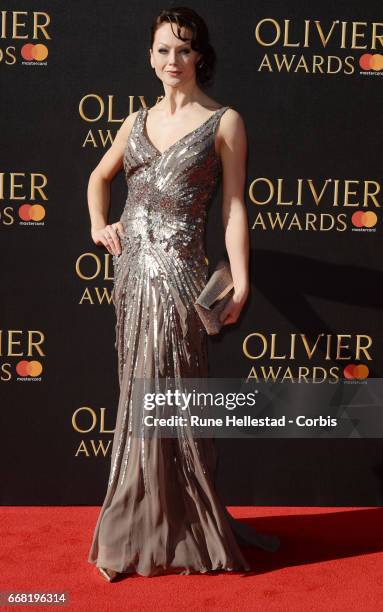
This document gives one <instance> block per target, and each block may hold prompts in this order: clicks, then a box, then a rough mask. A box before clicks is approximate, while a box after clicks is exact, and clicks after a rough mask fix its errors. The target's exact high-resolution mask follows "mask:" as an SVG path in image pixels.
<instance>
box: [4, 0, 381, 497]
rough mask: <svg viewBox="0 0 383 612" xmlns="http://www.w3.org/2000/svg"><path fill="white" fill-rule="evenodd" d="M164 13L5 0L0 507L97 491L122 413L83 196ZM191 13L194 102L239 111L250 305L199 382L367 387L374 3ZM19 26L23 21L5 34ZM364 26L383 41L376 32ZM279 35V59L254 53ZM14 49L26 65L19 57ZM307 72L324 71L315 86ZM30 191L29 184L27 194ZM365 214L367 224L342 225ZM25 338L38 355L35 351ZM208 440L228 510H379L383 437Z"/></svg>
mask: <svg viewBox="0 0 383 612" xmlns="http://www.w3.org/2000/svg"><path fill="white" fill-rule="evenodd" d="M175 4H177V3H175ZM164 6H166V4H162V3H159V2H153V1H151V0H149V1H147V2H146V3H145V4H142V3H140V2H138V1H137V0H129V1H126V2H122V1H121V0H109V2H101V1H100V0H81V1H80V2H77V3H76V4H75V5H73V4H71V3H65V2H58V1H57V0H56V1H53V2H52V1H50V2H44V1H43V2H39V3H34V2H9V1H6V2H3V3H2V9H1V10H2V11H6V13H5V16H4V19H3V24H5V28H6V29H5V31H4V30H3V32H2V38H1V39H0V49H1V54H0V57H1V62H0V71H1V83H2V87H1V94H0V95H1V109H2V113H1V116H2V129H1V135H2V138H1V140H2V151H1V173H2V174H1V181H2V183H1V185H2V190H1V198H2V201H1V210H0V230H1V255H2V265H1V271H2V276H3V278H2V282H1V293H2V295H1V303H2V318H1V321H2V324H1V330H2V331H1V353H0V384H1V418H2V425H1V426H2V429H1V431H2V448H3V451H4V459H3V461H2V469H3V473H2V486H1V503H3V504H97V503H101V501H102V499H103V496H104V493H105V490H106V482H107V474H108V470H109V461H110V450H111V441H112V433H111V430H112V429H113V426H114V418H115V412H116V407H117V399H118V381H117V356H116V353H115V350H114V347H113V342H114V312H113V307H112V305H111V304H110V303H109V301H110V292H111V288H112V273H113V271H112V266H111V264H112V262H111V260H110V259H109V256H107V255H106V253H105V251H104V250H103V249H99V248H97V247H96V246H95V245H94V244H93V243H92V241H91V239H90V232H89V216H88V210H87V202H86V189H87V181H88V178H89V174H90V172H91V170H92V169H93V168H94V166H95V165H96V164H97V162H98V161H99V159H100V158H101V156H102V154H103V152H104V151H105V150H106V148H107V147H108V146H109V145H110V143H111V141H112V139H113V137H114V135H115V133H116V131H117V129H118V127H119V125H120V124H121V122H122V120H123V119H124V117H126V116H127V114H128V113H129V112H131V111H134V110H137V109H138V108H139V106H140V104H146V105H149V106H152V105H153V104H154V103H155V102H156V100H157V98H158V96H161V95H162V94H163V89H162V86H161V83H160V81H158V80H157V79H156V78H155V77H153V72H152V69H151V67H150V64H149V61H148V47H149V26H150V23H151V20H152V18H153V17H154V16H155V14H156V12H157V11H158V10H159V9H160V8H162V7H164ZM189 6H192V7H193V8H195V9H196V10H197V11H198V12H200V13H201V15H202V16H203V17H204V18H205V19H206V21H207V23H208V25H209V28H210V31H211V38H212V43H213V45H214V47H215V49H216V52H217V56H218V66H217V75H216V81H215V85H214V87H213V88H211V89H210V90H209V91H208V93H209V94H210V95H211V96H212V97H213V98H214V99H215V100H217V101H218V102H219V103H221V104H229V105H231V106H233V107H234V108H236V109H237V110H238V111H239V112H240V113H241V114H242V116H243V117H244V119H245V122H246V126H247V131H248V139H249V163H248V177H247V190H246V203H247V206H248V216H249V225H250V235H251V282H252V291H251V299H250V300H249V301H248V303H247V305H246V307H245V310H244V312H243V316H242V317H241V321H240V324H237V325H236V326H232V327H231V328H230V329H229V328H227V329H226V330H225V332H224V333H223V335H222V337H220V338H214V339H212V340H211V341H210V343H209V353H210V363H211V372H212V375H214V376H217V377H221V376H222V377H225V376H230V377H244V376H245V377H246V376H248V375H249V374H250V371H251V369H252V368H255V369H256V371H257V372H258V374H259V376H260V378H262V374H261V368H262V366H263V367H264V368H266V369H267V368H269V367H270V366H273V367H275V368H277V367H279V366H281V367H282V371H283V372H284V371H285V370H286V369H287V368H291V372H292V374H293V376H294V377H297V376H298V372H299V368H300V367H307V368H308V371H309V375H313V372H314V368H315V367H320V368H323V370H324V372H325V374H326V375H327V376H329V375H330V369H331V368H335V371H337V372H338V375H339V376H340V377H341V376H342V372H343V368H344V367H345V365H347V364H349V363H352V364H355V365H359V364H360V365H362V366H367V367H368V376H369V377H370V378H371V377H374V378H379V377H381V363H382V324H381V319H380V316H379V315H380V310H379V309H380V306H381V304H380V300H381V297H380V296H381V276H382V256H381V255H382V250H381V248H380V249H378V239H380V205H381V196H380V194H379V193H378V190H379V185H380V181H381V169H382V166H381V146H380V140H381V134H382V126H383V119H382V114H381V104H382V83H383V80H382V77H383V74H382V73H381V71H380V69H379V67H380V66H381V64H380V62H381V56H380V53H381V52H382V53H383V47H382V43H381V42H380V41H379V40H377V42H376V45H375V46H374V44H373V40H372V33H373V28H374V26H373V24H374V23H379V24H382V22H383V14H382V10H381V9H382V6H381V3H380V2H378V1H372V0H369V1H368V2H365V3H363V4H362V3H360V2H356V0H348V1H347V2H344V1H341V0H338V1H337V2H328V1H322V0H321V1H320V2H319V1H313V0H306V1H305V2H300V1H295V2H294V1H292V0H287V1H283V2H282V1H268V2H266V1H264V0H262V1H258V2H249V1H245V0H236V1H235V2H234V1H233V0H223V1H219V2H218V1H215V2H209V3H207V4H206V3H204V2H189ZM15 11H20V12H23V11H25V12H26V14H20V15H18V16H17V15H16V14H15ZM34 12H41V13H44V14H45V15H37V16H35V19H37V23H39V24H41V23H43V22H44V21H45V20H47V21H49V24H48V25H47V26H46V28H45V32H46V34H47V35H48V36H49V38H47V37H46V35H44V31H43V30H41V29H40V30H37V31H36V37H34V28H33V22H34V15H33V13H34ZM265 19H266V20H267V21H264V22H262V20H265ZM285 20H289V22H288V23H289V33H288V38H287V39H285V41H284V31H285V28H286V23H287V22H286V21H285ZM305 20H308V22H309V23H308V25H307V26H306V27H307V28H309V30H308V31H309V38H308V41H307V44H306V46H304V25H305ZM315 20H318V22H319V28H320V27H322V29H323V32H324V35H326V33H328V32H329V30H330V28H331V25H332V24H333V22H334V21H335V22H337V23H335V25H334V28H333V35H332V36H331V37H330V39H329V41H328V43H327V44H326V45H325V46H324V45H323V44H322V43H321V38H320V35H319V29H318V26H315V23H314V22H315ZM15 22H18V23H19V24H21V23H24V24H25V26H24V27H23V26H22V25H18V26H15V25H14V30H13V26H12V23H13V24H15ZM342 22H344V24H345V25H342ZM355 22H361V23H362V25H356V26H355V25H354V28H356V29H355V33H357V34H360V36H354V40H352V27H353V25H352V24H353V23H355ZM257 26H258V34H259V36H258V39H257V37H256V36H255V31H256V28H257ZM340 28H343V33H344V42H343V43H342V39H341V37H340V35H339V32H341V30H340ZM375 28H376V32H377V33H383V25H380V26H375ZM362 34H363V35H362ZM274 38H278V40H276V41H275V44H265V43H271V42H272V41H273V39H274ZM291 43H299V46H295V47H293V46H288V45H290V44H291ZM26 44H27V45H29V44H31V45H45V47H44V46H37V47H33V46H32V47H24V45H26ZM357 47H363V48H357ZM46 52H48V56H47V57H46V58H44V54H46ZM28 53H32V57H35V58H37V60H33V59H32V61H28V60H25V59H23V55H24V56H25V57H28ZM33 53H36V55H35V56H33ZM366 54H368V55H367V56H366ZM283 55H285V61H287V62H292V63H291V67H290V70H286V68H283V67H281V68H280V69H278V64H279V62H282V61H283ZM314 56H317V57H314ZM362 56H364V58H363V59H362V65H363V66H364V69H363V68H361V67H360V64H359V60H360V58H361V57H362ZM371 56H373V57H371ZM334 57H335V59H334ZM39 58H40V59H41V58H43V59H41V61H39ZM318 58H319V59H318ZM346 58H348V59H346ZM315 62H319V63H320V64H321V70H320V69H317V70H316V71H314V68H313V64H314V63H315ZM369 62H370V63H369ZM371 62H372V63H371ZM279 65H280V64H279ZM298 66H299V67H298ZM366 66H367V68H366ZM369 66H370V67H371V69H368V67H369ZM298 179H302V181H301V182H302V198H301V203H299V202H298V200H297V185H298V184H299V181H298ZM309 179H311V180H312V185H314V187H315V188H316V191H317V193H319V192H320V191H321V189H322V187H323V185H324V181H325V180H326V179H331V181H330V182H329V184H328V185H327V187H328V189H326V191H325V192H324V195H323V197H322V198H321V199H320V202H319V203H315V198H314V197H313V191H310V186H309V184H308V182H307V181H308V180H309ZM336 179H338V182H336ZM278 180H279V185H281V186H282V191H281V194H280V197H279V198H278V194H277V189H278ZM33 181H35V185H44V186H43V188H42V189H41V190H40V191H35V192H34V191H33V190H31V185H33ZM254 181H256V183H255V184H253V182H254ZM345 181H356V182H352V183H349V184H348V189H349V191H350V192H353V191H355V192H356V194H352V195H351V194H350V195H349V196H348V202H346V204H348V205H346V206H345V205H344V203H345V195H344V189H345ZM366 181H375V183H376V185H375V187H376V191H377V195H376V196H375V200H374V199H373V198H369V199H367V201H364V198H363V190H364V188H365V185H366ZM12 182H13V187H12ZM335 183H336V184H337V185H338V187H339V197H338V203H335V204H337V205H335V206H334V195H333V192H332V194H331V188H332V189H333V186H334V184H335ZM271 185H272V186H273V187H274V189H275V192H274V194H271V198H270V201H269V202H268V203H267V204H263V205H261V204H259V203H258V204H257V203H254V201H253V197H252V195H254V197H255V199H257V200H258V201H260V200H261V201H262V200H263V201H264V200H266V199H267V196H268V195H270V193H271V192H270V191H268V189H270V186H271ZM251 186H253V187H254V190H253V191H251ZM370 187H371V185H370ZM125 190H126V187H125V184H124V177H123V174H122V173H120V174H119V175H118V176H117V177H116V179H115V180H114V182H113V184H112V190H111V198H112V209H111V217H110V221H111V222H113V221H116V220H118V219H119V216H120V214H121V212H122V208H123V205H124V202H125V197H126V193H125ZM278 202H279V203H278ZM287 202H292V203H291V204H286V203H287ZM283 203H284V204H283ZM25 204H27V205H34V206H36V205H37V207H35V208H32V209H31V208H29V207H28V206H25ZM23 205H24V207H23V208H21V207H22V206H23ZM42 207H43V208H42ZM367 211H369V212H370V213H372V214H369V215H368V216H365V217H362V216H359V217H353V214H354V213H355V212H358V213H363V212H367ZM44 212H45V216H43V218H42V215H43V214H44ZM29 214H32V221H31V222H28V219H29V217H28V215H29ZM278 214H279V215H280V217H279V219H280V220H281V219H282V218H285V222H286V224H285V226H283V227H282V228H281V227H278V225H276V226H274V227H273V223H276V220H277V219H278ZM374 214H375V217H374ZM20 215H21V217H20ZM26 219H27V220H26ZM33 219H34V221H33ZM220 219H221V218H220V199H219V195H218V197H217V198H216V200H215V202H214V203H213V206H212V207H211V209H210V213H209V222H208V231H207V252H208V256H209V261H215V260H216V258H217V257H218V256H219V255H221V253H222V249H223V238H222V227H221V220H220ZM310 221H311V222H312V224H311V225H310V224H309V222H310ZM306 223H308V226H307V227H306ZM321 224H322V225H321ZM358 224H359V225H358ZM363 224H364V225H363ZM331 226H332V227H331ZM108 265H109V268H108ZM98 266H99V267H98ZM104 292H105V293H104ZM254 333H255V334H262V335H263V336H265V337H266V338H267V341H268V350H267V351H266V354H265V355H264V356H263V357H262V358H261V359H258V360H251V359H249V358H248V357H247V356H246V355H245V354H244V350H243V343H244V340H245V338H246V337H247V336H248V335H249V334H254ZM294 333H295V334H297V335H299V334H305V335H306V337H307V338H308V339H309V341H310V343H313V342H315V339H316V337H317V336H318V334H325V335H326V334H331V337H332V338H333V339H336V338H339V336H340V335H341V334H349V336H350V351H349V353H348V361H342V360H340V359H338V358H337V357H338V356H337V355H336V354H335V353H334V351H332V353H331V355H330V359H327V358H326V354H325V349H324V346H323V345H320V347H319V349H318V350H317V351H316V352H315V354H314V355H313V356H312V357H311V358H308V357H307V355H305V353H304V350H303V348H302V345H301V344H299V347H298V349H297V353H296V355H295V358H289V356H288V355H289V346H290V339H291V335H292V334H294ZM273 334H274V335H275V336H274V337H275V339H276V344H277V346H278V348H277V349H276V351H277V354H278V355H281V354H283V353H286V354H287V357H286V359H284V360H278V359H275V358H273V355H272V354H271V352H270V342H271V338H272V337H273ZM358 334H361V335H364V336H367V337H369V338H370V339H371V346H370V349H369V358H368V360H366V359H365V357H364V356H363V357H362V358H361V357H360V356H359V360H358V356H357V355H356V354H355V338H356V336H357V335H358ZM28 339H30V340H32V341H34V342H35V344H34V345H32V349H31V350H29V348H31V347H28ZM39 341H40V344H39ZM252 346H253V348H254V347H255V345H252ZM25 361H26V362H33V363H32V364H31V365H28V363H27V364H25V363H23V362H25ZM20 362H21V363H20ZM23 366H25V367H26V368H28V367H29V368H31V369H30V370H28V369H26V370H25V369H24V370H23V369H22V368H23ZM41 366H42V371H41V373H39V367H41ZM18 372H19V373H18ZM28 372H29V375H28ZM365 372H366V369H364V373H365ZM364 376H365V374H364ZM93 418H94V419H95V421H93ZM101 418H103V419H104V427H102V426H101V424H100V423H101ZM92 424H94V428H93V429H92V428H91V427H92ZM100 429H101V430H102V429H103V430H104V431H100ZM79 430H89V431H87V432H85V431H79ZM105 430H106V431H105ZM108 430H109V431H108ZM100 444H101V445H103V447H100ZM217 445H218V447H219V450H220V460H219V466H218V472H217V487H218V489H219V491H220V493H221V495H222V496H223V497H224V499H225V501H226V502H227V503H230V504H249V505H251V504H284V505H290V504H291V505H295V504H297V505H353V504H355V505H380V504H381V500H382V482H383V443H382V441H381V440H380V439H347V440H346V439H344V440H343V439H333V440H326V439H308V440H303V439H273V440H271V439H262V440H260V439H251V440H218V441H217ZM102 448H103V449H104V451H105V453H103V452H102Z"/></svg>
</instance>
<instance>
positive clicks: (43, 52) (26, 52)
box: [21, 43, 48, 62]
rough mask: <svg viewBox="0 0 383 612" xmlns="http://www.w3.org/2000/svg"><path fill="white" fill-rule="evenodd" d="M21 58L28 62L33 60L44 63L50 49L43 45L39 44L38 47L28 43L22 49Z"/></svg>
mask: <svg viewBox="0 0 383 612" xmlns="http://www.w3.org/2000/svg"><path fill="white" fill-rule="evenodd" d="M21 57H22V58H23V59H25V60H26V61H27V62H31V61H32V60H36V61H37V62H42V61H43V60H45V59H46V58H47V57H48V48H47V47H46V46H45V45H43V44H42V43H37V44H36V45H33V44H32V43H26V44H25V45H23V46H22V47H21Z"/></svg>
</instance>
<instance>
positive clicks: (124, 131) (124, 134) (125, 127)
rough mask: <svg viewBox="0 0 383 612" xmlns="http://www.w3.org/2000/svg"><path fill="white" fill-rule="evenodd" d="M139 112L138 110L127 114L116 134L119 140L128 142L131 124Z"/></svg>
mask: <svg viewBox="0 0 383 612" xmlns="http://www.w3.org/2000/svg"><path fill="white" fill-rule="evenodd" d="M139 112H140V111H139V110H138V111H135V112H134V113H129V115H128V116H127V117H126V118H125V119H124V121H123V123H122V124H121V126H120V128H119V130H118V132H119V135H120V136H121V138H123V139H124V140H128V138H129V134H130V132H131V130H132V127H133V124H134V122H135V120H136V117H137V115H138V113H139Z"/></svg>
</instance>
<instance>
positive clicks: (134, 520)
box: [88, 106, 279, 576]
mask: <svg viewBox="0 0 383 612" xmlns="http://www.w3.org/2000/svg"><path fill="white" fill-rule="evenodd" d="M227 108H229V107H228V106H223V107H221V108H219V109H218V110H216V111H215V112H214V113H213V114H212V115H211V116H210V117H209V118H208V119H207V120H206V121H205V122H204V123H202V125H200V126H199V127H197V129H195V130H193V131H192V132H190V133H189V134H187V135H186V136H184V137H183V138H181V139H180V140H178V141H177V142H176V143H174V144H173V145H172V146H170V147H169V148H168V149H166V150H165V151H164V152H163V153H161V152H160V151H159V150H158V149H157V148H156V147H155V146H154V145H153V144H152V143H151V141H150V140H149V138H148V136H147V133H146V127H145V126H146V116H147V112H148V110H147V109H146V108H143V107H142V108H141V109H140V110H139V111H138V113H137V115H136V118H135V121H134V124H133V127H132V129H131V133H130V135H129V138H128V141H127V145H126V149H125V152H124V159H123V164H124V172H125V177H126V182H127V187H128V196H127V200H126V204H125V207H124V210H123V213H122V216H121V222H122V224H123V226H124V230H125V233H124V236H123V237H122V238H120V240H121V247H122V252H121V255H119V256H114V257H113V264H114V285H113V291H112V299H113V304H114V306H115V310H116V342H115V348H116V349H117V351H118V376H119V385H120V396H119V403H118V409H117V418H116V426H115V433H114V438H113V445H112V452H111V466H110V475H109V481H108V487H107V491H106V495H105V499H104V502H103V505H102V507H101V511H100V514H99V516H98V519H97V523H96V526H95V530H94V534H93V539H92V543H91V547H90V551H89V555H88V561H89V562H90V563H94V564H96V565H97V566H98V567H107V568H110V569H113V570H115V571H117V572H122V573H133V572H135V573H138V574H141V575H143V576H154V575H158V574H165V573H184V574H185V573H186V574H189V573H195V572H202V573H204V572H207V571H211V570H227V571H233V570H244V571H249V570H250V566H249V564H248V562H247V560H246V559H245V557H244V555H243V553H242V551H241V550H240V547H239V544H240V543H242V544H252V545H254V546H259V547H261V548H263V549H264V550H268V551H274V550H276V549H277V548H278V545H279V540H278V538H277V536H273V535H269V534H262V533H259V532H257V531H256V530H255V529H254V528H251V527H250V526H248V525H247V524H246V523H243V522H241V521H238V520H236V519H234V518H233V517H232V516H231V515H230V514H229V513H228V511H227V510H226V508H225V506H224V505H223V504H222V502H220V500H219V498H218V496H217V493H216V492H215V489H214V470H215V466H216V450H215V445H214V439H211V438H196V437H193V436H192V435H191V434H190V432H186V433H183V434H182V435H180V436H179V437H168V438H165V437H160V436H158V437H156V436H153V437H151V438H150V439H146V438H145V437H144V436H142V437H140V436H137V435H132V425H131V424H132V416H133V415H134V411H135V410H137V411H139V409H140V408H141V407H138V406H137V405H135V403H134V397H133V396H134V385H135V380H136V379H140V380H142V379H145V378H150V379H156V378H158V379H164V378H166V377H169V378H171V379H173V380H174V379H179V380H182V378H207V376H208V360H207V336H206V331H205V330H204V328H203V326H202V323H201V322H200V319H199V317H198V314H197V312H196V310H195V307H194V301H195V300H196V298H197V296H198V295H199V293H200V292H201V291H202V289H203V287H204V285H205V283H206V281H207V278H208V269H207V263H206V256H205V252H204V246H203V239H204V229H205V220H206V214H207V209H208V206H209V203H210V201H211V199H212V198H213V195H214V191H215V189H216V187H217V185H218V181H219V179H220V176H221V170H222V168H221V161H220V158H219V156H218V155H217V153H216V151H215V144H214V138H215V133H216V129H217V125H218V122H219V119H220V117H221V116H222V115H223V113H224V112H225V111H226V109H227Z"/></svg>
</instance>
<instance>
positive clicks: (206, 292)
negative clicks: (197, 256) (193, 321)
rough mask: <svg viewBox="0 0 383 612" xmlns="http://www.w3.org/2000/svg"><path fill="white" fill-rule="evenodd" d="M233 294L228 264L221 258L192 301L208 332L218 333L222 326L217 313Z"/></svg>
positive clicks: (210, 333)
mask: <svg viewBox="0 0 383 612" xmlns="http://www.w3.org/2000/svg"><path fill="white" fill-rule="evenodd" d="M233 294H234V283H233V278H232V276H231V271H230V264H229V262H228V261H226V260H225V259H221V260H220V261H219V262H218V264H217V266H216V268H215V270H214V272H213V273H212V275H211V277H210V278H209V280H208V281H207V283H206V285H205V287H204V288H203V290H202V292H201V293H200V295H199V296H198V298H197V300H196V301H195V302H194V306H195V308H196V310H197V312H198V314H199V317H200V319H201V321H202V323H203V325H204V327H205V329H206V331H207V333H208V334H209V336H212V335H214V334H218V332H219V331H220V329H221V327H222V323H221V321H220V320H219V315H220V314H221V312H222V310H223V309H224V308H225V306H226V304H227V302H228V301H229V300H230V298H231V297H232V295H233Z"/></svg>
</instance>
